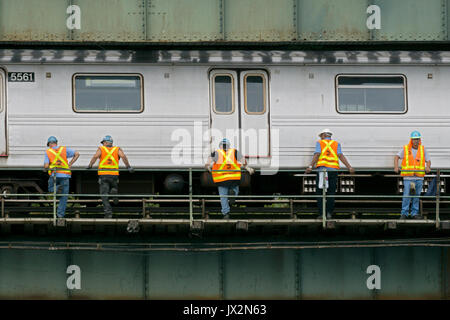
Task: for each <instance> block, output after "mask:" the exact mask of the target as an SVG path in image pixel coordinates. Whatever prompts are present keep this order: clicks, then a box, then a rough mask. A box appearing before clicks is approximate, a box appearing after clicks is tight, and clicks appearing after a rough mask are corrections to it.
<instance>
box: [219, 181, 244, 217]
mask: <svg viewBox="0 0 450 320" xmlns="http://www.w3.org/2000/svg"><path fill="white" fill-rule="evenodd" d="M218 188H219V194H220V204H221V205H222V214H223V215H226V214H228V213H230V205H229V204H228V199H229V197H224V196H228V190H230V189H231V190H233V192H234V194H235V195H236V196H237V195H238V193H239V185H237V186H232V187H231V186H230V187H222V186H218Z"/></svg>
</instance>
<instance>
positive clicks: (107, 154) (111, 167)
mask: <svg viewBox="0 0 450 320" xmlns="http://www.w3.org/2000/svg"><path fill="white" fill-rule="evenodd" d="M100 150H101V151H102V154H101V156H100V163H99V165H98V175H100V176H101V175H110V176H118V175H119V171H118V170H117V169H119V147H105V146H101V147H100Z"/></svg>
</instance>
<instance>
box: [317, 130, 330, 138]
mask: <svg viewBox="0 0 450 320" xmlns="http://www.w3.org/2000/svg"><path fill="white" fill-rule="evenodd" d="M322 133H328V134H329V135H330V136H331V135H332V134H333V132H331V130H330V129H323V130H322V131H320V132H319V137H320V135H321V134H322Z"/></svg>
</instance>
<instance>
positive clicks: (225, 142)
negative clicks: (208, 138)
mask: <svg viewBox="0 0 450 320" xmlns="http://www.w3.org/2000/svg"><path fill="white" fill-rule="evenodd" d="M223 144H224V145H227V146H229V145H230V140H228V139H226V138H224V139H222V141H220V143H219V146H221V145H223Z"/></svg>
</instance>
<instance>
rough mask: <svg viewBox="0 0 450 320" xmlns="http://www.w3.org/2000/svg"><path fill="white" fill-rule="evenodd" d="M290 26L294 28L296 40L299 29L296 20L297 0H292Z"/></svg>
mask: <svg viewBox="0 0 450 320" xmlns="http://www.w3.org/2000/svg"><path fill="white" fill-rule="evenodd" d="M292 5H293V6H292V26H293V28H294V34H293V36H294V39H295V40H298V38H299V30H298V20H297V0H292Z"/></svg>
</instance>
